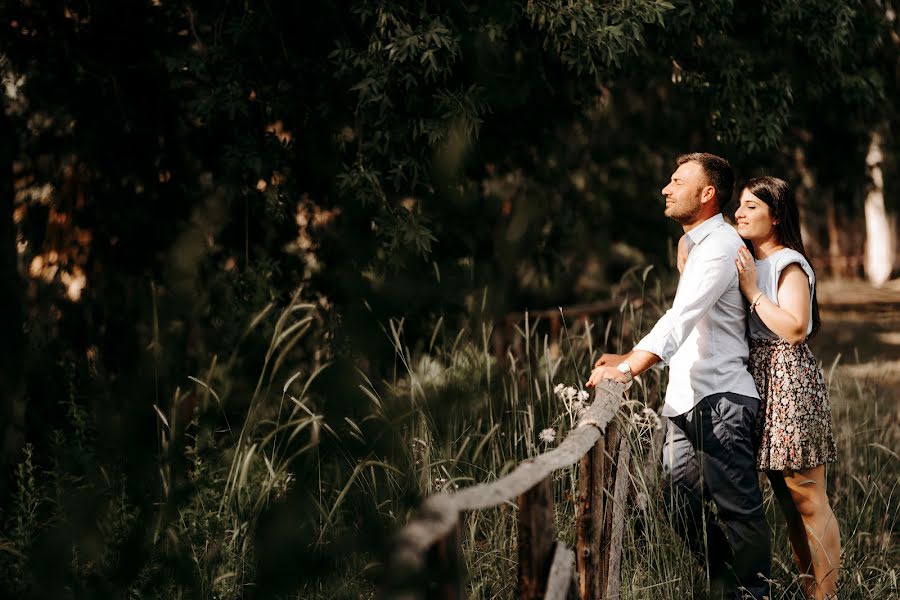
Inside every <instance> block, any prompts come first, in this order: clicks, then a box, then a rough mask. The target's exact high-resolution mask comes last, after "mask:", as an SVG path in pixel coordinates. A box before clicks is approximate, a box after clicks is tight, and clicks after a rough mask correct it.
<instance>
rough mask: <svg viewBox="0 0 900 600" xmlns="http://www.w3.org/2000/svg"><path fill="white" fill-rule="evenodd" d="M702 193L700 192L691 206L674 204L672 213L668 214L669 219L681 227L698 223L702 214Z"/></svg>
mask: <svg viewBox="0 0 900 600" xmlns="http://www.w3.org/2000/svg"><path fill="white" fill-rule="evenodd" d="M701 193H702V192H701V191H700V190H698V191H697V193H696V194H695V195H694V198H693V199H694V201H693V202H692V203H690V204H689V205H684V204H680V203H676V204H673V205H672V211H671V212H670V213H669V214H668V217H669V218H670V219H672V220H673V221H675V222H676V223H678V224H679V225H686V224H689V223H693V222H694V221H696V220H697V215H699V214H700V208H701V206H702V204H700V195H701Z"/></svg>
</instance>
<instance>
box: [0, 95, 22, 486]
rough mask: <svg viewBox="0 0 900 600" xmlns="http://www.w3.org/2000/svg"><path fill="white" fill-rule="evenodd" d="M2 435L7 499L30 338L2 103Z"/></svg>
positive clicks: (1, 479)
mask: <svg viewBox="0 0 900 600" xmlns="http://www.w3.org/2000/svg"><path fill="white" fill-rule="evenodd" d="M0 140H2V143H0V411H2V413H0V417H2V418H0V427H2V429H0V435H2V436H3V439H2V443H3V473H2V475H0V500H2V499H3V498H5V496H6V492H7V491H8V488H7V485H8V483H9V481H10V479H9V476H10V474H11V468H12V466H13V465H14V464H16V462H17V460H18V458H19V452H20V451H21V449H22V447H23V446H24V444H25V390H24V387H25V385H24V384H25V377H24V366H25V359H24V355H25V337H24V333H23V331H22V320H23V313H22V285H21V281H20V277H19V270H18V267H17V263H18V254H17V252H16V228H15V225H14V223H13V202H14V196H15V185H14V182H13V162H14V161H15V157H16V152H17V145H16V132H15V131H14V129H13V124H12V121H11V119H10V118H9V116H8V115H7V114H6V106H5V102H4V103H3V104H0Z"/></svg>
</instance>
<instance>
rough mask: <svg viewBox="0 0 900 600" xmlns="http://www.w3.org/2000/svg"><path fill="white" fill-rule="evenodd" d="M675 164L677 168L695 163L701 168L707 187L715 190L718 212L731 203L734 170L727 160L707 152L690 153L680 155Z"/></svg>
mask: <svg viewBox="0 0 900 600" xmlns="http://www.w3.org/2000/svg"><path fill="white" fill-rule="evenodd" d="M676 162H677V163H678V166H679V167H680V166H681V165H683V164H684V163H687V162H695V163H697V164H699V165H700V167H702V168H703V172H704V173H705V174H706V179H707V180H708V181H709V185H711V186H713V188H715V190H716V204H717V205H718V207H719V211H720V212H721V211H722V209H723V208H725V205H726V204H728V202H730V201H731V195H732V194H734V169H732V168H731V165H730V164H729V163H728V161H727V160H725V159H724V158H722V157H721V156H716V155H715V154H710V153H709V152H692V153H691V154H682V155H681V156H679V157H678V160H677V161H676Z"/></svg>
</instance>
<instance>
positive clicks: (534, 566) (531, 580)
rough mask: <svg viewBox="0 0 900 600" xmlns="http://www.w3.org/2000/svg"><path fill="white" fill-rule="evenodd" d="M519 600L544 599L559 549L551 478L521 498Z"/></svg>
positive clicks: (519, 514)
mask: <svg viewBox="0 0 900 600" xmlns="http://www.w3.org/2000/svg"><path fill="white" fill-rule="evenodd" d="M516 503H517V504H518V507H519V512H518V515H517V517H518V518H517V521H518V536H519V539H518V547H519V584H518V589H519V600H540V599H541V598H542V597H543V596H544V592H545V591H546V590H547V576H548V575H549V574H550V564H551V562H552V561H553V550H554V547H555V546H556V515H555V513H554V510H553V482H552V478H551V477H547V478H545V479H542V480H541V481H540V482H538V484H537V485H535V486H534V487H532V488H531V489H530V490H528V491H527V492H525V493H524V494H522V495H521V496H519V498H518V500H517V501H516Z"/></svg>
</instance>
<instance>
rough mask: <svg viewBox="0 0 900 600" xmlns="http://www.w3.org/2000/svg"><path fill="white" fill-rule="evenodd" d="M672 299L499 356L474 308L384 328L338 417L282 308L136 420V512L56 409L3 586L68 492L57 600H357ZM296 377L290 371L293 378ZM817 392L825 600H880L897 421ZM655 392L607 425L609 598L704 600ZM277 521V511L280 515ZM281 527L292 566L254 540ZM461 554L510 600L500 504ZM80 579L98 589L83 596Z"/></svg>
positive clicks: (889, 543)
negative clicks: (392, 538)
mask: <svg viewBox="0 0 900 600" xmlns="http://www.w3.org/2000/svg"><path fill="white" fill-rule="evenodd" d="M669 287H670V286H669V285H668V284H667V283H664V282H663V281H661V280H660V279H658V278H651V277H650V272H649V269H645V270H643V271H642V272H639V271H632V272H630V273H628V274H627V275H626V280H625V285H623V286H622V287H621V291H620V292H619V295H618V297H619V299H620V300H621V304H620V307H619V310H618V311H617V312H616V313H615V314H613V315H611V316H610V317H609V318H607V319H604V320H599V321H591V320H584V319H578V320H575V319H571V318H569V316H568V315H566V314H565V313H563V314H562V315H561V316H562V318H563V328H562V333H561V335H560V337H559V339H551V338H550V337H549V333H548V330H549V328H548V327H547V324H546V323H544V322H541V321H540V320H535V319H532V318H531V317H529V316H527V315H526V316H523V318H522V320H521V321H520V322H519V323H517V324H516V326H515V327H514V328H513V338H512V339H509V340H507V342H508V344H507V345H508V346H509V347H510V348H511V350H509V351H507V352H506V354H504V355H502V356H497V355H495V353H494V352H495V350H494V348H496V347H497V346H495V345H494V344H493V343H492V339H493V336H494V335H495V332H494V331H493V329H492V326H491V325H490V321H489V320H487V319H485V318H482V317H481V316H480V315H479V311H478V310H477V307H476V310H475V311H473V312H474V314H473V316H472V317H471V318H470V320H469V321H468V322H466V323H463V324H461V325H460V324H457V325H456V326H454V327H452V328H451V327H450V326H449V325H447V322H446V321H445V320H444V319H442V318H438V319H436V321H435V323H434V326H433V329H432V330H431V335H429V336H425V337H427V339H418V340H409V339H407V337H406V333H405V329H406V324H405V323H404V321H403V320H402V319H396V320H393V321H389V322H387V323H385V324H384V328H383V332H384V336H385V339H387V340H388V342H389V344H390V346H391V347H392V348H393V352H394V358H395V360H394V369H392V370H390V371H391V372H389V373H388V374H387V375H386V376H384V377H383V378H377V377H375V376H374V375H371V374H366V372H364V370H363V369H356V370H355V371H354V372H353V373H349V374H348V373H347V372H343V371H342V372H341V373H340V378H341V379H342V380H345V381H344V383H347V382H348V381H349V382H350V383H348V386H349V387H350V389H351V390H352V396H353V398H352V401H351V402H350V404H351V405H352V406H351V409H346V407H344V406H343V405H341V404H340V403H339V402H338V398H336V397H329V393H331V392H330V388H329V387H327V386H325V387H324V388H323V387H322V386H317V380H319V379H321V378H322V377H323V376H325V377H327V376H328V374H329V369H331V367H329V366H328V365H327V363H324V362H322V363H320V362H317V361H313V360H304V359H303V357H304V352H306V350H304V349H303V348H302V343H303V340H304V339H305V338H304V336H308V335H310V328H311V327H313V326H316V327H320V326H321V323H320V322H319V321H318V320H317V319H318V317H317V316H316V315H317V313H316V310H315V307H314V306H312V305H311V304H307V303H304V302H302V301H301V299H300V297H299V296H297V297H295V298H294V299H293V300H292V301H291V302H290V303H289V305H288V306H287V307H286V308H285V309H283V310H282V311H281V312H280V313H277V311H275V309H274V307H273V306H270V307H267V308H266V309H265V310H263V311H262V312H261V313H260V314H259V315H258V317H257V318H256V319H254V320H253V322H252V323H250V325H249V326H248V335H249V334H250V332H252V331H254V330H255V329H256V328H259V327H262V326H263V325H265V324H268V326H269V327H270V334H269V336H270V339H269V344H268V346H267V347H266V350H265V355H264V357H262V360H261V363H262V367H261V372H260V373H259V375H258V378H257V379H256V381H254V382H251V383H250V384H249V385H243V386H241V385H238V384H239V383H240V382H237V381H235V380H234V378H233V375H232V372H233V365H234V363H235V361H236V360H237V359H236V355H233V356H231V357H229V358H228V359H227V360H225V361H223V362H222V363H220V362H219V361H218V360H217V359H215V358H213V359H212V360H211V362H210V366H209V367H208V369H206V371H205V372H204V373H198V374H196V375H195V376H194V377H191V378H189V379H187V380H186V381H185V388H184V390H175V391H174V393H173V394H172V397H171V400H170V401H169V402H168V403H167V406H156V407H155V411H154V412H149V411H148V418H156V420H157V423H158V439H159V444H158V448H157V452H158V460H157V465H158V471H157V472H156V473H155V474H154V477H156V478H158V486H157V489H158V493H159V497H158V498H156V499H155V502H154V504H155V506H156V507H157V508H156V509H155V510H154V511H153V512H152V513H149V514H148V513H146V512H142V510H141V509H139V508H138V507H137V506H136V505H135V502H134V501H133V499H129V498H128V497H127V496H126V495H125V494H124V493H123V490H124V489H125V486H124V485H123V481H124V477H125V475H124V474H123V473H119V472H117V471H115V470H114V469H113V468H112V467H111V466H109V465H110V464H112V465H114V464H115V463H114V461H106V462H104V460H101V458H102V457H98V456H96V455H95V454H94V451H93V450H92V448H93V445H92V441H91V436H92V431H91V418H90V415H88V414H87V413H86V412H85V411H84V409H83V408H81V407H79V406H78V405H77V404H76V403H75V402H74V399H73V398H69V399H68V400H67V401H66V402H65V403H64V406H65V409H66V410H67V411H68V413H69V415H70V420H71V422H72V427H71V428H70V431H67V432H60V433H59V434H58V436H57V442H56V445H55V446H56V449H55V450H53V451H51V458H50V459H49V460H43V461H36V460H34V457H33V456H32V454H31V450H30V449H29V452H28V453H27V454H26V455H25V460H24V461H23V463H22V464H21V466H20V467H19V469H18V475H17V477H18V488H17V490H18V491H17V495H16V496H15V498H14V503H13V505H12V506H11V507H10V508H9V509H8V510H4V512H3V514H2V520H0V521H2V522H0V585H2V586H3V589H4V590H6V591H7V593H10V594H13V595H15V596H17V597H28V596H34V595H35V594H34V593H33V592H34V590H35V589H42V590H46V589H47V588H46V586H44V587H41V585H40V582H39V581H38V580H37V577H36V575H35V573H37V572H38V571H36V567H35V566H34V565H35V560H36V557H40V556H42V555H41V554H40V549H41V548H42V547H43V546H41V544H42V543H43V542H42V541H41V540H46V539H47V537H48V535H49V533H52V532H54V531H66V529H65V528H66V523H69V522H71V521H72V520H73V514H74V513H73V510H74V509H73V508H72V506H71V504H70V503H68V502H67V494H71V493H72V492H73V491H78V492H79V493H81V492H83V491H84V490H90V492H91V494H92V496H91V497H92V498H99V499H100V501H101V506H102V507H103V510H102V511H100V513H99V515H98V516H97V517H96V518H97V526H96V527H94V528H92V529H91V531H92V533H91V536H93V537H89V538H88V539H82V538H76V539H74V540H73V539H71V538H70V537H66V538H65V543H67V544H70V549H71V553H70V554H68V555H66V556H67V557H68V558H67V559H66V560H69V563H70V564H68V565H67V566H66V569H67V571H66V578H67V579H66V580H65V581H64V582H62V583H61V584H60V586H58V589H59V590H60V593H59V594H58V595H56V597H79V598H88V597H109V596H108V593H109V592H110V591H111V590H115V591H116V594H118V595H121V596H127V597H130V598H179V597H181V598H194V597H196V598H242V597H248V596H251V595H261V594H262V595H265V597H283V598H309V599H313V598H368V597H373V596H374V590H375V583H376V581H377V579H378V572H379V561H380V560H381V559H383V557H384V545H383V543H382V542H383V541H381V540H380V536H381V535H383V534H384V533H390V532H391V531H396V530H397V529H399V528H400V527H401V526H402V525H403V524H404V523H405V521H406V519H407V518H408V516H409V514H410V512H411V511H412V510H413V509H414V507H415V506H416V505H417V504H418V503H419V502H420V501H421V499H422V498H424V497H425V496H427V495H429V494H432V493H435V492H437V491H441V490H452V489H457V488H459V487H464V486H468V485H472V484H474V483H477V482H485V481H491V480H494V479H497V478H499V477H502V476H503V475H505V474H506V473H508V472H509V471H510V470H511V469H512V468H513V467H514V466H515V465H516V464H518V463H519V462H520V461H522V460H524V459H526V458H528V457H531V456H534V455H536V454H537V453H540V452H543V451H545V450H547V449H548V448H550V447H551V446H553V445H555V444H557V443H558V442H559V441H560V440H561V439H562V438H563V437H564V436H565V435H566V433H567V432H568V431H569V430H570V429H572V427H573V426H574V425H575V423H576V422H577V419H578V414H579V411H580V410H581V409H582V408H583V399H582V397H580V396H579V392H580V391H581V385H582V384H583V382H584V381H585V380H586V379H587V375H588V372H589V370H590V367H591V365H592V363H593V362H594V360H595V359H596V358H597V356H598V355H599V354H600V353H601V352H609V351H612V352H618V351H622V350H627V349H629V348H630V347H631V345H632V344H633V343H634V342H635V341H636V339H637V338H638V337H639V336H640V335H641V333H642V330H645V329H647V328H648V327H649V326H650V325H652V323H653V322H654V321H655V320H656V318H657V317H658V316H659V314H661V312H662V310H663V309H664V307H665V301H664V297H663V290H664V289H668V288H669ZM635 299H638V300H640V301H641V303H640V304H639V305H638V304H635V303H634V302H633V300H635ZM482 308H483V307H482ZM482 312H483V311H482ZM276 313H277V314H276ZM313 345H314V343H313ZM512 348H515V350H512ZM236 352H238V351H236ZM298 357H299V360H301V361H304V362H303V368H295V366H296V364H298V363H297V361H298ZM826 374H827V376H828V382H829V389H830V392H831V400H832V410H833V416H834V421H835V430H836V434H837V438H838V452H839V460H838V462H837V463H836V464H835V465H834V466H833V467H832V468H831V469H830V470H829V492H830V496H831V498H832V502H833V505H834V510H835V513H836V515H837V517H838V519H839V521H840V526H841V536H842V540H843V544H844V557H843V565H844V570H843V573H842V576H841V583H840V585H841V598H842V599H844V598H850V599H857V598H858V599H863V598H865V599H869V598H889V597H897V589H898V588H897V575H898V573H897V569H898V564H900V550H898V547H897V544H896V543H894V539H893V536H894V528H895V525H896V519H897V514H898V512H900V511H898V509H900V506H898V493H897V491H898V490H897V489H896V487H897V482H898V473H900V469H898V466H900V465H898V463H900V458H898V454H897V449H898V448H900V402H898V401H897V399H896V398H895V396H894V395H893V393H892V387H891V386H890V385H889V384H888V383H887V382H880V381H879V380H878V379H877V378H874V377H873V378H865V377H863V378H860V377H859V369H858V368H856V369H855V370H854V371H853V372H852V373H851V372H850V371H849V370H848V369H846V368H844V367H842V366H841V365H840V363H838V362H836V363H835V364H833V365H830V366H829V367H828V368H826ZM332 383H334V381H333V380H332ZM664 386H665V376H664V374H663V373H662V372H660V371H651V372H650V373H648V374H646V375H645V376H644V377H642V378H640V380H639V381H638V382H637V384H636V385H635V386H634V387H633V388H632V391H631V395H630V403H629V406H628V410H627V411H626V412H625V413H624V414H623V415H622V416H620V417H619V423H618V425H619V429H620V431H622V432H625V435H626V438H627V440H628V442H629V443H630V444H631V448H632V457H633V460H632V464H631V467H630V472H629V474H630V477H631V480H632V486H631V488H632V489H631V497H630V501H629V503H628V510H627V513H626V519H627V522H626V526H625V542H624V543H625V548H624V554H623V563H622V581H623V587H622V597H624V598H633V599H642V600H643V599H650V600H674V599H679V600H681V599H683V598H694V597H699V596H701V595H702V592H703V589H704V586H705V579H704V576H703V572H702V569H700V568H699V566H698V565H697V564H696V563H695V562H694V560H693V559H692V558H691V556H690V555H689V554H688V552H687V549H686V548H685V546H684V544H683V543H682V542H681V541H680V540H679V539H678V537H677V536H676V535H675V534H674V532H673V529H672V527H671V525H670V523H669V517H668V514H667V512H666V510H665V508H664V505H663V486H662V482H661V481H660V470H659V468H658V454H659V446H660V442H661V439H660V434H661V429H659V428H658V420H657V419H656V417H655V415H654V414H653V413H652V412H649V413H648V409H649V408H651V407H653V408H655V407H656V406H658V405H659V403H660V398H661V390H663V389H664ZM345 400H346V399H345ZM188 405H191V406H194V408H193V409H187V408H190V407H189V406H188ZM154 415H155V417H154ZM548 429H549V430H551V431H552V435H548V433H547V432H546V431H545V430H548ZM541 432H545V433H544V435H543V436H542V435H541ZM551 437H552V438H554V440H553V441H548V440H550V438H551ZM73 461H74V463H75V467H77V468H75V467H73V464H72V463H73ZM104 464H105V465H107V466H103V465H104ZM577 477H578V472H577V466H574V467H571V468H568V469H563V470H560V471H558V472H557V473H556V474H555V475H554V480H553V481H554V490H555V498H556V523H555V525H556V530H557V532H558V533H557V537H559V538H561V539H563V540H564V541H566V542H567V543H568V544H569V545H570V546H571V545H573V544H574V541H575V540H574V537H575V532H574V529H575V500H576V497H577ZM764 494H765V502H766V508H767V512H768V518H769V523H770V525H771V527H772V537H773V548H774V563H773V567H774V568H773V592H774V598H776V599H793V598H796V599H799V598H801V594H800V585H799V577H798V575H797V574H796V572H795V569H794V566H793V561H792V560H791V558H790V553H789V549H788V543H787V536H786V532H785V527H784V525H783V522H782V518H781V516H780V514H779V513H778V511H777V509H776V504H775V502H774V499H773V497H772V494H771V492H770V491H769V490H768V487H767V485H764ZM279 507H281V508H279ZM285 507H287V508H291V509H292V511H289V512H287V513H285V514H284V515H282V517H278V515H279V514H281V513H280V512H279V511H281V509H282V508H285ZM281 512H283V511H281ZM273 515H274V516H273ZM279 519H280V520H279ZM297 522H299V523H300V525H296V523H297ZM292 527H299V533H298V534H297V535H299V536H300V537H301V539H302V544H301V545H300V546H284V545H279V544H278V543H275V545H274V546H272V545H271V543H269V542H268V541H267V540H271V539H272V538H273V537H274V538H275V539H276V541H277V539H278V534H279V533H281V529H291V528H292ZM370 538H371V539H370ZM134 539H137V540H139V541H140V540H141V539H145V541H144V542H141V543H138V544H137V545H135V544H134V543H133V541H134ZM129 540H132V541H131V542H129ZM372 540H375V541H374V542H372ZM463 547H464V559H465V565H466V571H467V578H468V591H469V594H470V596H471V597H474V598H513V597H514V595H515V585H516V561H517V552H516V507H515V505H514V503H512V502H510V503H508V504H504V505H501V506H499V507H496V508H493V509H490V510H484V511H478V512H472V513H469V514H467V515H466V517H465V529H464V542H463ZM98 548H99V550H98ZM135 548H138V549H139V550H140V552H142V553H143V554H142V558H141V561H142V562H141V563H140V564H139V567H138V571H137V573H136V574H135V575H133V576H131V577H130V578H128V579H126V580H124V582H123V583H116V581H117V579H116V578H117V577H121V575H120V573H121V568H120V565H122V564H123V563H127V561H128V560H129V553H130V552H133V551H135ZM323 557H324V558H323ZM279 560H283V561H286V565H287V566H286V568H287V570H288V572H290V571H291V570H296V571H297V572H301V571H302V572H303V576H302V577H301V576H297V577H296V578H295V579H296V581H293V580H291V581H288V582H287V583H285V584H284V585H283V586H281V587H278V588H277V589H276V588H272V587H271V586H270V587H266V581H268V579H267V577H269V579H271V577H270V576H269V575H266V573H265V572H264V571H265V569H266V568H267V564H268V563H269V562H271V561H276V562H277V561H279ZM309 565H313V566H312V567H311V566H309ZM282 566H284V565H282ZM97 580H105V581H107V582H110V583H108V584H106V585H105V587H103V586H100V587H98V586H97V585H96V581H97ZM117 585H118V586H119V587H116V586H117ZM92 586H93V587H92ZM53 589H57V588H53ZM30 592H31V593H30Z"/></svg>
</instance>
